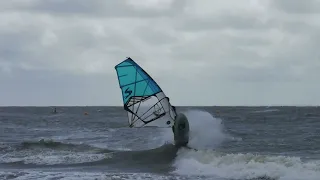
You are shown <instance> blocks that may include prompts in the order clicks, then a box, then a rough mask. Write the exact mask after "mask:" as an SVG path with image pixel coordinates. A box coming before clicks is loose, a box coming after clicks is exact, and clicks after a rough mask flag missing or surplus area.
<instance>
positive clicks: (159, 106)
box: [115, 58, 176, 127]
mask: <svg viewBox="0 0 320 180" xmlns="http://www.w3.org/2000/svg"><path fill="white" fill-rule="evenodd" d="M115 69H116V71H117V77H118V81H119V86H120V89H121V92H122V99H123V105H124V109H125V110H126V111H127V112H128V121H129V126H130V127H143V126H157V127H172V126H173V120H174V118H175V116H176V112H175V111H174V110H173V108H172V106H171V104H170V102H169V98H168V97H167V96H166V95H165V94H164V92H163V91H162V89H161V88H160V86H159V85H158V84H157V83H156V82H155V81H154V80H153V79H152V78H151V76H150V75H149V74H147V72H145V71H144V70H143V69H142V68H141V67H140V66H139V65H138V64H137V63H136V62H134V61H133V60H132V59H131V58H127V59H126V60H124V61H122V62H121V63H119V64H118V65H116V66H115Z"/></svg>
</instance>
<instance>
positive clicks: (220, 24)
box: [177, 13, 276, 31]
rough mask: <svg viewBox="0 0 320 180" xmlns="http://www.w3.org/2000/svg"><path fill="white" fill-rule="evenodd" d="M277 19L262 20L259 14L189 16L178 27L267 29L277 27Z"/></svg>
mask: <svg viewBox="0 0 320 180" xmlns="http://www.w3.org/2000/svg"><path fill="white" fill-rule="evenodd" d="M275 26H276V21H274V20H267V21H265V22H264V21H262V20H260V19H259V17H258V16H252V15H245V14H228V13H225V14H221V15H218V16H214V17H213V16H211V17H206V18H199V17H198V18H197V17H187V18H182V19H181V21H180V23H178V25H177V28H178V29H181V30H185V31H210V30H221V29H238V30H250V29H254V30H260V31H265V30H268V29H269V28H272V27H275Z"/></svg>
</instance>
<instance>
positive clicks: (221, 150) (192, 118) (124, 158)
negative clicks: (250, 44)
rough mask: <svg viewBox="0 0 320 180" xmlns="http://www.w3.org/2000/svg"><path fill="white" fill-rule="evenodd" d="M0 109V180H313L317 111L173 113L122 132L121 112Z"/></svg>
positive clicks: (319, 161)
mask: <svg viewBox="0 0 320 180" xmlns="http://www.w3.org/2000/svg"><path fill="white" fill-rule="evenodd" d="M56 108H57V113H56V114H55V113H52V112H53V108H52V107H0V179H1V180H2V179H3V180H5V179H14V180H30V179H32V180H33V179H39V180H71V179H72V180H105V179H106V180H124V179H128V180H141V179H146V180H175V179H177V180H197V179H204V180H207V179H210V180H319V179H320V108H319V107H280V106H279V107H278V106H277V107H276V106H274V107H273V106H270V107H262V106H261V107H218V106H212V107H177V111H178V112H183V113H185V114H186V116H187V117H188V119H189V123H190V141H189V144H188V146H189V148H185V147H183V148H176V147H175V146H174V145H173V134H172V131H171V129H170V128H129V127H128V121H127V114H126V112H125V111H124V110H123V108H122V107H98V106H97V107H93V106H92V107H91V106H90V107H89V106H83V107H81V106H79V107H56Z"/></svg>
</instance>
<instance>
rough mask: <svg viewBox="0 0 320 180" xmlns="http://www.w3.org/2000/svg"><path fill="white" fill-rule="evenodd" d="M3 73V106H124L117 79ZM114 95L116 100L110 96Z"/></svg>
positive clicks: (19, 72)
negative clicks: (114, 104) (115, 104)
mask: <svg viewBox="0 0 320 180" xmlns="http://www.w3.org/2000/svg"><path fill="white" fill-rule="evenodd" d="M13 72H14V74H11V75H5V74H1V73H0V75H1V76H0V82H1V83H2V84H5V86H1V90H0V97H1V101H0V105H2V106H3V105H6V106H8V105H9V106H10V105H17V104H19V105H32V106H37V105H38V106H39V105H40V106H50V105H74V104H82V105H112V104H113V103H114V102H118V103H117V104H120V103H121V94H120V93H121V92H120V90H119V89H118V88H119V87H118V84H117V83H118V82H117V79H116V77H115V76H106V75H99V74H95V75H72V74H68V73H61V72H59V71H48V70H47V71H25V70H23V69H19V68H15V69H14V70H13ZM110 94H112V96H110Z"/></svg>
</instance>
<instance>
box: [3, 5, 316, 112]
mask: <svg viewBox="0 0 320 180" xmlns="http://www.w3.org/2000/svg"><path fill="white" fill-rule="evenodd" d="M319 13H320V1H316V0H304V1H302V0H236V1H235V0H0V105H2V106H7V105H9V106H12V105H37V106H47V105H119V106H120V105H122V98H121V91H120V88H119V85H118V81H117V76H116V71H115V69H114V66H115V65H116V64H118V63H119V62H121V61H123V60H124V59H126V57H128V56H130V57H131V58H132V59H134V60H135V61H136V62H137V63H138V64H140V65H141V66H142V68H144V69H145V70H146V71H147V72H148V73H149V74H150V75H151V76H152V77H153V78H154V79H155V80H156V81H157V82H158V84H159V85H160V86H161V88H162V89H163V90H164V92H165V93H166V94H167V95H168V96H169V97H170V100H171V101H172V103H173V104H174V105H177V106H179V105H212V106H214V105H319V104H320V95H318V93H319V92H320V76H319V75H320V51H319V47H320V14H319Z"/></svg>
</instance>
